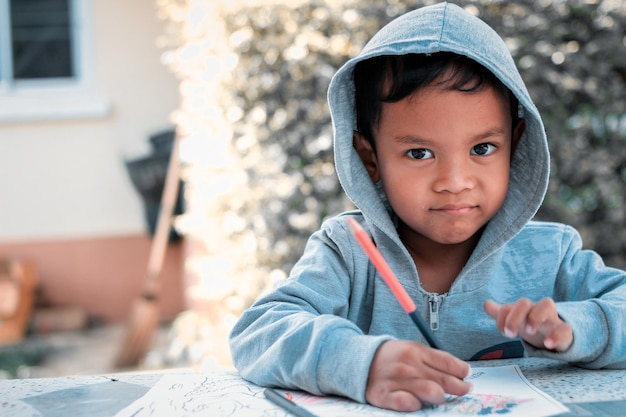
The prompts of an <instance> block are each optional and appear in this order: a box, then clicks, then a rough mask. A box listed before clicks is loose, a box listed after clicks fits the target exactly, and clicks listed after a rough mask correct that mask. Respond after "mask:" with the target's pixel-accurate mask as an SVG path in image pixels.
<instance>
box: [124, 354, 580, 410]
mask: <svg viewBox="0 0 626 417" xmlns="http://www.w3.org/2000/svg"><path fill="white" fill-rule="evenodd" d="M467 380H469V381H471V382H472V384H473V390H472V391H471V393H470V394H468V395H465V396H463V397H453V396H451V397H450V398H449V399H448V401H446V402H445V403H444V404H442V405H439V406H435V407H432V408H431V407H428V408H425V409H422V410H420V411H417V412H415V413H396V412H393V411H389V410H383V409H380V408H376V407H373V406H370V405H367V404H360V403H356V402H354V401H350V400H347V399H345V398H339V397H317V396H313V395H310V394H307V393H304V392H301V391H286V390H278V391H279V392H281V393H283V394H285V395H286V396H287V397H289V398H290V399H292V400H293V401H295V402H296V403H297V404H299V405H300V406H302V407H304V408H306V409H307V410H308V411H310V412H311V413H314V414H316V415H318V416H320V417H322V416H323V417H326V416H337V417H343V416H346V417H347V416H359V417H363V416H381V417H385V416H386V417H392V416H421V417H425V416H429V417H439V416H441V417H443V416H457V417H459V416H460V417H467V416H478V415H480V416H489V415H495V416H508V417H518V416H519V417H546V416H552V415H557V414H561V413H564V412H566V411H568V409H567V408H566V407H565V406H563V404H561V403H560V402H558V401H556V400H555V399H553V398H552V397H550V396H549V395H547V394H546V393H544V392H542V391H541V390H539V389H537V388H536V387H534V386H533V385H532V384H531V383H530V382H529V381H528V380H527V379H526V378H525V377H524V376H523V374H522V372H521V370H520V368H519V367H518V366H517V365H511V366H500V367H482V368H474V369H473V372H472V375H471V376H470V377H469V378H468V379H467ZM290 415H291V414H289V413H288V412H287V411H285V410H284V409H282V408H280V407H278V406H276V405H274V404H273V403H271V402H269V401H268V400H267V399H266V398H265V396H264V395H263V388H262V387H259V386H257V385H254V384H251V383H249V382H246V381H245V380H243V379H242V378H241V377H239V376H238V375H237V374H236V373H235V372H234V371H232V372H227V371H216V372H206V373H193V374H182V375H165V376H164V377H163V378H161V380H159V382H157V384H156V385H155V386H154V387H153V388H152V389H151V390H150V391H149V392H147V393H146V394H145V395H144V396H143V397H142V398H140V399H139V400H137V401H135V402H134V403H133V404H131V405H130V406H128V407H126V408H125V409H124V410H122V411H121V412H119V413H118V414H117V415H116V416H115V417H148V416H167V417H172V416H178V417H186V416H189V417H192V416H203V417H209V416H210V417H227V416H228V417H229V416H236V417H239V416H254V417H258V416H263V417H285V416H290Z"/></svg>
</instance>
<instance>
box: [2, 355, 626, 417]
mask: <svg viewBox="0 0 626 417" xmlns="http://www.w3.org/2000/svg"><path fill="white" fill-rule="evenodd" d="M504 365H518V366H519V367H520V368H521V370H522V372H523V374H524V376H525V377H526V378H527V379H528V380H529V381H530V382H531V383H532V384H534V385H535V386H536V387H538V388H539V389H541V390H543V391H545V392H546V393H548V394H549V395H551V396H552V397H554V398H555V399H557V400H559V401H561V402H563V403H565V404H571V403H588V402H599V401H616V400H626V370H586V369H581V368H577V367H573V366H570V365H568V364H565V363H562V362H557V361H552V360H547V359H537V358H522V359H505V360H492V361H479V362H472V366H475V367H482V366H504ZM190 372H192V371H191V370H180V369H178V370H164V371H162V372H155V373H136V374H131V373H127V374H110V375H92V376H73V377H59V378H34V379H5V380H0V415H2V416H3V417H17V416H19V417H23V416H32V417H57V416H59V417H60V416H64V417H66V416H70V417H80V416H83V415H85V416H89V417H100V416H101V417H108V416H114V415H115V414H116V413H117V412H118V411H120V410H121V409H123V408H124V407H126V406H128V405H130V404H131V403H132V402H133V401H135V400H136V399H139V398H141V397H142V396H143V395H144V394H145V393H146V392H148V390H149V389H150V388H151V387H152V386H154V384H156V383H157V382H158V381H159V379H160V378H161V377H162V376H163V375H164V373H181V374H184V373H190ZM625 404H626V403H625ZM96 405H97V406H96ZM624 410H626V409H624ZM575 415H578V414H575ZM581 415H582V414H581ZM587 415H590V416H593V414H587ZM624 415H626V411H625V413H624Z"/></svg>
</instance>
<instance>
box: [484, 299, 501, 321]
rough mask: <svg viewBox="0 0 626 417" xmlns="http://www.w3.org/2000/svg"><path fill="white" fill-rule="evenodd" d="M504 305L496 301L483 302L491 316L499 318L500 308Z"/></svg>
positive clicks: (486, 311)
mask: <svg viewBox="0 0 626 417" xmlns="http://www.w3.org/2000/svg"><path fill="white" fill-rule="evenodd" d="M501 308H502V306H501V305H500V304H498V303H496V302H495V301H491V300H487V301H485V304H483V309H484V310H485V313H487V314H488V315H489V316H490V317H491V318H494V319H495V318H497V317H498V314H500V309H501Z"/></svg>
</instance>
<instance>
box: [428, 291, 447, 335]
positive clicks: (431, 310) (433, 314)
mask: <svg viewBox="0 0 626 417" xmlns="http://www.w3.org/2000/svg"><path fill="white" fill-rule="evenodd" d="M444 297H445V295H440V294H429V295H428V318H429V321H430V329H431V330H439V307H441V303H442V302H443V299H444Z"/></svg>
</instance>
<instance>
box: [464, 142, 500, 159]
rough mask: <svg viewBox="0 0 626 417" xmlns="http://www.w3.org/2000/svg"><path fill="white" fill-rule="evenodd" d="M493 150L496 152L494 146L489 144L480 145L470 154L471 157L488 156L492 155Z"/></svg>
mask: <svg viewBox="0 0 626 417" xmlns="http://www.w3.org/2000/svg"><path fill="white" fill-rule="evenodd" d="M495 150H496V147H495V145H493V144H491V143H481V144H479V145H476V146H474V147H473V148H472V150H471V151H470V153H471V154H472V155H480V156H484V155H489V154H491V153H493V152H494V151H495Z"/></svg>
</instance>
